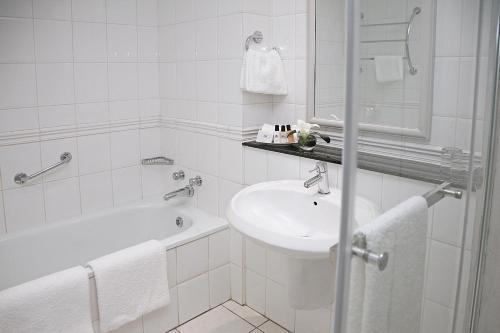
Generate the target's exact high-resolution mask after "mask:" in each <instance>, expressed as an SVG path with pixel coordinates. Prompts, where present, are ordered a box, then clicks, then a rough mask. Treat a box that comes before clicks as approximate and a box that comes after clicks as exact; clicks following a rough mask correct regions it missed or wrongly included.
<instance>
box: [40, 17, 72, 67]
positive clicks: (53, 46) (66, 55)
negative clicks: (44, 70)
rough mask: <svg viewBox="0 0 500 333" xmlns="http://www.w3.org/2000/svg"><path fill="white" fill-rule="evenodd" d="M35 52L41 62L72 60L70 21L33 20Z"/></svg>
mask: <svg viewBox="0 0 500 333" xmlns="http://www.w3.org/2000/svg"><path fill="white" fill-rule="evenodd" d="M35 54H36V60H37V62H41V63H43V62H71V61H73V34H72V26H71V22H65V21H53V20H35Z"/></svg>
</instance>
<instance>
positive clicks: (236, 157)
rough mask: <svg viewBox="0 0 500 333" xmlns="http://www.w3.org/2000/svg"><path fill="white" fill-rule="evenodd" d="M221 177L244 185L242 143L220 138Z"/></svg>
mask: <svg viewBox="0 0 500 333" xmlns="http://www.w3.org/2000/svg"><path fill="white" fill-rule="evenodd" d="M219 176H220V177H222V178H224V179H227V180H230V181H233V182H236V183H239V184H241V183H243V148H242V146H241V143H240V142H238V141H233V140H228V139H223V138H219Z"/></svg>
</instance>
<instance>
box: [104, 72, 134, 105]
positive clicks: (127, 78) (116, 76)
mask: <svg viewBox="0 0 500 333" xmlns="http://www.w3.org/2000/svg"><path fill="white" fill-rule="evenodd" d="M108 75H109V78H108V79H109V98H110V100H119V99H132V98H137V64H117V63H110V64H109V65H108Z"/></svg>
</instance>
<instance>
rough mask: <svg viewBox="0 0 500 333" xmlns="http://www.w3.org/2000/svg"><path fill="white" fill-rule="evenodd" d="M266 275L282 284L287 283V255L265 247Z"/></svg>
mask: <svg viewBox="0 0 500 333" xmlns="http://www.w3.org/2000/svg"><path fill="white" fill-rule="evenodd" d="M266 277H267V278H269V279H271V280H274V281H275V282H278V283H279V284H282V285H286V284H288V256H286V255H284V254H282V253H279V252H277V251H274V250H271V249H267V251H266Z"/></svg>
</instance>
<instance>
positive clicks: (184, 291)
mask: <svg viewBox="0 0 500 333" xmlns="http://www.w3.org/2000/svg"><path fill="white" fill-rule="evenodd" d="M208 286H209V283H208V273H205V274H202V275H200V276H198V277H196V278H194V279H192V280H189V281H186V282H184V283H182V284H180V285H179V286H178V287H177V288H178V292H179V321H180V322H181V323H182V322H185V321H186V320H189V319H191V318H193V317H195V316H197V315H199V314H201V313H202V312H205V311H207V310H208V309H209V307H210V305H209V304H210V301H209V287H208Z"/></svg>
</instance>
